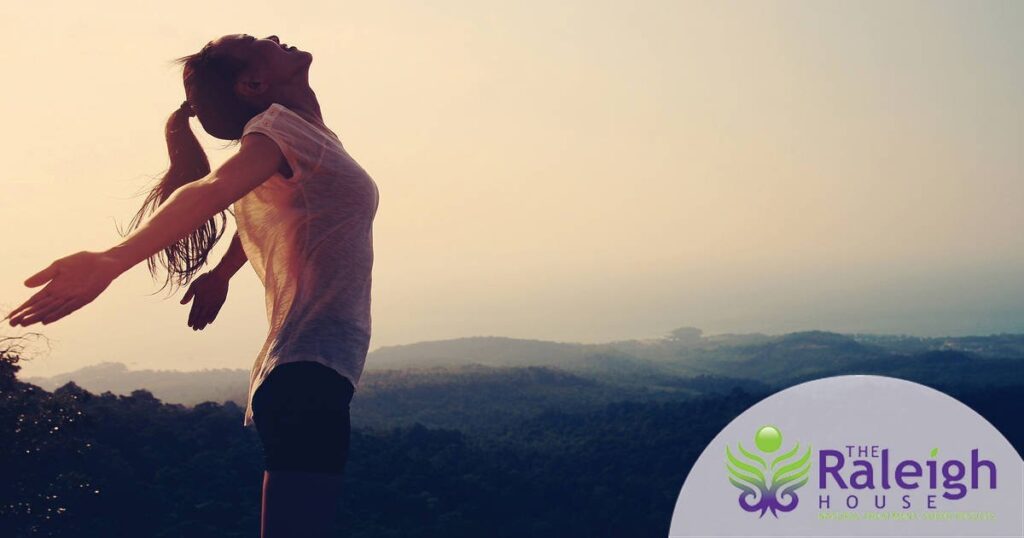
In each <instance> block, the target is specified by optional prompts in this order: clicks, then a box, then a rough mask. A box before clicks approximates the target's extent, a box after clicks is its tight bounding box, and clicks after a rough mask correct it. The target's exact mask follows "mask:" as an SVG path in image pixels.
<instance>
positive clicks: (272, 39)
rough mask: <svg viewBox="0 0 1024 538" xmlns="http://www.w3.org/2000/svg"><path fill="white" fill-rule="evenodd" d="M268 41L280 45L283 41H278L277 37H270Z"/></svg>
mask: <svg viewBox="0 0 1024 538" xmlns="http://www.w3.org/2000/svg"><path fill="white" fill-rule="evenodd" d="M267 39H269V40H271V41H273V42H274V43H277V44H278V45H280V44H281V40H280V39H278V37H277V36H276V35H272V36H268V37H267Z"/></svg>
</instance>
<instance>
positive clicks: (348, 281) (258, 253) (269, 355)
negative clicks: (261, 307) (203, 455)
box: [233, 103, 378, 426]
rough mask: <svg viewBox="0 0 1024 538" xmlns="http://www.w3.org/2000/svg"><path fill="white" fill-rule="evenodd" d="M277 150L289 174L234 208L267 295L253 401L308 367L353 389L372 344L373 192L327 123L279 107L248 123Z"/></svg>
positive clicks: (247, 419)
mask: <svg viewBox="0 0 1024 538" xmlns="http://www.w3.org/2000/svg"><path fill="white" fill-rule="evenodd" d="M254 132H258V133H262V134H265V135H266V136H268V137H270V138H271V139H272V140H273V141H274V142H276V143H277V145H278V146H279V147H280V148H281V152H282V153H283V154H284V156H285V159H286V160H287V162H288V165H289V167H291V170H292V176H291V177H288V178H285V177H284V176H283V175H282V174H281V173H275V174H274V175H273V176H271V177H270V178H268V179H267V180H266V181H264V182H263V183H261V184H260V185H259V186H258V187H256V188H255V189H253V190H252V191H250V192H249V193H247V194H246V195H245V196H243V197H242V198H240V199H238V200H237V201H236V202H235V203H234V204H233V213H234V216H235V222H236V223H237V225H238V235H239V238H240V239H241V242H242V247H243V249H244V250H245V255H246V256H247V257H248V258H249V263H250V264H251V265H252V267H253V269H254V270H255V271H256V274H257V275H258V276H259V278H260V280H261V281H262V282H263V285H264V287H265V288H266V306H267V320H268V321H269V323H270V333H269V334H268V335H267V339H266V342H264V344H263V348H262V349H261V350H260V352H259V355H258V356H257V357H256V362H255V363H254V364H253V366H252V372H251V374H250V381H249V395H248V402H247V404H246V409H245V418H244V420H243V426H249V425H250V424H252V423H253V421H252V397H253V394H255V392H256V389H258V388H259V386H260V384H261V383H262V382H263V380H264V379H266V377H267V375H268V374H270V372H271V370H273V368H274V367H275V366H277V365H279V364H284V363H287V362H293V361H307V360H308V361H315V362H319V363H321V364H324V365H326V366H329V367H330V368H333V369H334V370H336V371H337V372H338V373H340V374H341V375H343V376H345V377H346V378H348V379H349V380H350V381H351V382H352V386H353V387H358V385H359V378H360V376H361V375H362V372H363V366H364V364H365V363H366V354H367V352H368V350H369V344H370V284H371V270H372V268H373V218H374V216H376V213H377V204H378V191H377V184H376V183H375V182H374V181H373V179H372V178H371V177H370V175H369V174H367V173H366V171H365V170H363V168H362V167H361V166H360V165H359V164H358V163H356V161H355V160H353V159H352V157H351V156H349V154H348V152H347V151H345V148H344V147H343V146H342V144H341V140H340V139H339V138H338V136H337V135H335V134H334V132H333V131H331V130H330V129H328V128H327V127H326V126H325V125H322V124H318V123H311V122H310V121H307V120H306V119H304V118H303V117H302V116H299V115H298V114H296V113H295V112H293V111H292V110H289V109H288V108H287V107H285V106H283V105H280V104H277V103H275V104H273V105H271V106H270V107H269V108H267V109H266V110H265V111H263V112H261V113H260V114H258V115H257V116H255V117H254V118H252V119H251V120H250V121H249V122H248V123H247V124H246V125H245V127H244V128H243V130H242V136H243V137H244V136H245V135H246V134H249V133H254Z"/></svg>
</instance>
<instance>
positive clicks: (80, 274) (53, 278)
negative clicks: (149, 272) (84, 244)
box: [4, 251, 123, 327]
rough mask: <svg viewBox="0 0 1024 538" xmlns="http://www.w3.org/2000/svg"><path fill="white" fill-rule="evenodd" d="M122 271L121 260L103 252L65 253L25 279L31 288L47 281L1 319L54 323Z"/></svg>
mask: <svg viewBox="0 0 1024 538" xmlns="http://www.w3.org/2000/svg"><path fill="white" fill-rule="evenodd" d="M122 272H123V268H122V266H121V264H120V262H119V261H118V260H117V259H116V258H114V257H113V256H110V255H109V254H107V253H105V252H91V251H82V252H77V253H75V254H72V255H70V256H65V257H63V258H61V259H59V260H57V261H55V262H53V263H51V264H50V265H49V266H48V267H46V268H45V269H43V270H42V271H39V272H38V273H36V274H34V275H32V276H30V277H28V279H27V280H25V285H26V286H28V287H30V288H35V287H37V286H40V285H42V284H46V283H47V282H49V284H46V287H45V288H43V289H42V290H40V291H39V292H37V293H36V294H35V295H33V296H32V297H29V299H28V300H27V301H25V302H24V303H22V305H21V306H19V307H18V308H15V309H14V310H12V311H11V313H10V314H7V317H5V318H4V319H7V318H10V320H11V321H10V324H11V326H15V325H19V324H20V325H22V326H24V327H27V326H29V325H32V324H33V323H37V322H41V323H42V324H43V325H46V324H47V323H53V322H54V321H57V320H58V319H60V318H63V317H64V316H66V315H68V314H70V313H72V312H74V311H75V310H78V309H79V308H81V307H83V306H85V305H87V304H89V303H91V302H92V300H93V299H95V298H96V297H97V296H98V295H99V294H100V293H102V292H103V290H105V289H107V286H109V285H110V283H111V282H113V281H114V279H115V278H117V277H118V276H119V275H120V274H121V273H122Z"/></svg>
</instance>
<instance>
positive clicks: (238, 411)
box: [0, 350, 1024, 538]
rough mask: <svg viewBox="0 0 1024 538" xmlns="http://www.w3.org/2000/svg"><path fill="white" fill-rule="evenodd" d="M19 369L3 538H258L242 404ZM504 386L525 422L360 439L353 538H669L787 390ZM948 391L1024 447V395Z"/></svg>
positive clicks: (555, 382)
mask: <svg viewBox="0 0 1024 538" xmlns="http://www.w3.org/2000/svg"><path fill="white" fill-rule="evenodd" d="M18 359H19V357H18V356H17V354H16V353H11V352H9V351H8V352H3V351H2V350H0V431H3V434H2V437H0V439H2V441H0V477H2V481H0V536H3V537H8V536H10V537H21V536H52V537H65V536H67V537H92V536H97V537H100V536H102V537H120V536H132V537H137V536H146V537H181V536H189V537H205V536H211V537H213V536H216V537H232V536H245V537H249V536H253V535H255V533H256V529H257V528H258V507H259V502H260V499H259V487H260V480H261V469H262V467H261V464H262V462H261V458H262V454H261V451H260V446H259V443H258V440H257V438H256V435H255V432H254V431H253V430H251V429H243V428H242V427H241V422H242V411H243V410H242V408H241V407H239V406H238V405H236V404H234V403H231V402H227V403H225V404H223V405H222V404H216V403H205V404H201V405H198V406H195V407H185V406H182V405H172V404H165V403H162V402H160V401H159V400H157V399H156V398H154V397H153V395H152V394H151V393H149V392H148V391H144V390H139V391H135V392H133V393H132V394H130V395H127V396H117V395H114V394H111V393H105V394H99V395H97V394H92V393H90V392H88V391H85V390H83V389H81V388H80V387H78V386H76V385H74V384H73V383H72V384H67V385H65V386H63V387H60V388H58V389H56V390H54V391H53V392H48V391H45V390H42V389H40V388H38V387H35V386H33V385H30V384H26V383H22V382H19V381H18V380H17V379H16V377H15V373H16V372H17V370H18V364H17V362H18ZM491 374H492V372H489V371H488V372H484V373H483V374H482V375H484V377H483V378H481V379H476V381H475V382H474V383H475V384H473V385H472V387H473V388H474V390H477V389H479V387H480V386H481V385H480V383H484V385H483V386H486V387H487V390H482V391H479V393H480V395H483V396H486V395H488V394H490V395H491V397H492V398H494V397H498V398H500V400H501V401H502V403H503V406H504V407H506V408H508V409H510V411H509V414H510V415H512V416H513V417H514V418H513V419H509V420H504V421H498V420H496V426H495V427H492V428H489V429H476V430H467V431H470V433H467V431H460V430H458V429H454V428H428V427H425V426H424V425H422V424H419V423H413V424H412V425H410V426H403V427H382V426H373V425H367V426H365V427H357V428H356V429H355V430H354V431H353V435H352V449H351V456H350V460H349V462H348V467H347V469H346V478H345V490H344V494H343V497H342V499H341V500H340V507H341V514H340V517H339V520H338V529H337V533H336V535H337V536H341V537H358V538H370V537H373V538H381V537H384V538H387V537H402V538H411V537H412V538H415V537H422V538H428V537H429V538H433V537H451V538H459V537H479V536H489V537H506V536H507V537H513V536H515V537H520V536H538V537H546V536H557V537H577V536H578V537H584V536H586V537H595V536H596V537H603V536H607V537H630V538H634V537H636V538H642V537H652V538H654V537H657V538H662V537H664V536H666V535H667V534H668V526H669V522H670V519H671V515H672V511H673V508H674V505H675V501H676V496H677V495H678V493H679V489H680V487H681V486H682V483H683V481H684V479H685V477H686V474H687V472H688V471H689V469H690V467H691V466H692V465H693V463H694V461H696V459H697V457H698V456H699V455H700V453H701V451H702V450H703V449H704V447H706V445H707V444H708V443H709V442H710V441H711V439H712V438H713V437H714V435H716V434H717V433H718V432H719V431H720V430H721V428H723V427H724V426H725V425H726V424H727V423H728V422H729V421H730V420H732V419H733V418H734V417H736V416H737V415H738V414H740V413H741V412H742V411H744V410H745V409H747V408H748V407H750V406H751V405H753V404H754V403H756V402H757V401H759V400H760V399H762V398H764V397H766V396H767V395H768V394H770V392H771V391H772V390H776V389H767V388H763V387H761V386H759V385H749V384H748V385H746V386H745V387H744V388H740V387H734V388H732V389H729V382H728V380H723V379H721V378H714V377H707V378H702V379H695V380H693V381H691V382H690V385H687V384H686V383H682V382H681V383H680V384H681V385H683V386H682V387H679V388H681V389H693V391H694V392H692V393H691V392H686V391H681V392H679V393H678V394H679V395H683V396H685V397H680V398H676V399H661V400H660V401H659V400H658V399H649V400H646V401H619V402H603V401H601V400H600V399H596V400H594V401H592V402H590V405H589V406H588V407H582V408H578V409H576V408H562V407H559V406H548V407H545V408H537V409H533V410H532V411H531V412H530V413H519V412H518V411H517V410H516V409H517V408H516V407H515V406H516V402H515V400H516V398H517V394H519V399H520V400H522V398H523V397H522V394H543V393H545V392H546V391H547V392H550V391H555V390H556V389H557V387H558V386H560V385H563V384H564V385H565V387H566V390H568V391H570V392H569V394H577V395H581V394H587V393H588V391H591V390H597V389H598V388H600V385H599V384H594V383H591V382H589V381H586V380H580V379H578V378H576V377H574V376H565V375H564V374H562V373H559V372H551V371H547V370H520V369H513V371H510V372H506V374H507V380H506V381H507V382H506V383H504V384H503V383H502V382H501V381H500V379H498V378H494V377H491ZM467 382H468V381H467ZM402 383H404V381H402V376H400V375H398V374H395V377H394V378H392V379H391V382H390V383H387V384H385V386H388V387H389V389H388V390H390V391H392V396H393V397H396V398H397V397H399V396H398V393H397V392H394V391H399V390H400V386H401V385H402ZM406 388H407V390H409V391H410V392H409V394H410V395H412V396H411V398H412V399H411V401H412V402H413V404H411V406H410V408H411V407H414V406H415V404H416V403H418V402H427V401H432V400H433V401H437V400H436V398H437V397H436V395H433V391H435V390H442V391H448V392H449V393H450V392H452V391H455V392H456V394H457V395H456V396H454V397H453V398H454V400H452V401H453V402H456V403H458V405H470V404H472V403H473V402H476V401H478V400H476V398H477V397H478V395H477V394H476V393H475V392H464V393H462V395H458V394H460V393H459V392H458V391H459V389H458V387H457V385H453V384H451V383H450V382H445V381H444V379H443V377H438V378H436V379H434V382H432V383H428V384H427V385H425V386H424V387H417V385H416V384H411V385H410V386H408V387H406ZM943 388H944V390H946V391H947V392H949V393H951V394H952V395H954V396H956V397H958V398H960V399H961V400H963V401H965V402H967V403H968V404H970V405H971V406H972V407H974V408H975V409H976V410H978V411H979V412H980V413H981V414H982V415H984V416H985V417H986V418H988V419H989V420H990V421H991V422H993V424H995V425H996V426H997V427H998V428H1000V429H1001V430H1002V431H1003V433H1004V435H1006V436H1007V438H1009V439H1010V441H1011V442H1012V443H1013V444H1014V446H1016V447H1017V449H1018V451H1020V450H1021V448H1022V446H1024V433H1022V432H1024V424H1022V423H1021V422H1020V421H1019V418H1018V416H1017V414H1018V410H1019V401H1020V396H1021V395H1022V394H1024V386H1020V385H1017V386H1001V387H990V388H971V389H970V390H965V391H961V392H958V391H957V389H956V387H955V386H950V387H943ZM416 391H426V392H424V393H423V394H421V395H420V396H415V395H416V394H417V392H416ZM517 391H518V392H517ZM573 391H580V392H578V393H577V392H573ZM695 393H703V394H700V395H697V396H693V395H692V394H695ZM527 398H529V397H527ZM551 401H552V402H556V401H559V400H557V399H552V400H551ZM449 412H450V414H451V416H457V415H459V414H460V413H462V411H452V410H451V409H449ZM438 416H440V415H438ZM392 418H394V417H392ZM477 419H480V417H477ZM445 420H450V417H448V418H445ZM475 420H476V419H475Z"/></svg>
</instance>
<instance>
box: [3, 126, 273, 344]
mask: <svg viewBox="0 0 1024 538" xmlns="http://www.w3.org/2000/svg"><path fill="white" fill-rule="evenodd" d="M283 159H284V155H283V154H282V153H281V150H280V148H279V147H278V146H277V144H276V143H275V142H274V141H273V140H271V139H270V137H268V136H266V135H263V134H260V133H251V134H249V135H246V136H244V137H242V145H241V149H240V150H239V151H238V153H236V154H235V155H233V156H232V157H231V158H229V159H228V160H227V161H226V162H225V163H224V164H223V165H221V166H220V167H219V168H218V169H217V170H216V171H214V172H212V173H210V174H209V175H207V176H206V177H204V178H202V179H199V180H196V181H194V182H191V183H188V184H186V185H184V186H182V187H180V188H178V189H177V190H175V191H174V192H173V193H172V194H171V195H170V196H169V197H168V198H167V200H165V201H164V203H163V204H162V205H161V206H160V207H159V208H158V209H157V210H156V211H155V212H154V213H153V215H152V216H151V217H150V218H149V219H148V220H147V221H146V222H145V223H143V224H142V225H141V226H140V227H139V228H137V229H135V230H134V231H133V232H132V233H131V234H129V235H128V236H127V237H126V238H124V240H123V241H121V242H120V243H118V244H117V245H114V246H113V247H111V248H109V249H107V250H105V251H100V252H92V251H81V252H77V253H75V254H72V255H69V256H65V257H64V258H60V259H58V260H56V261H54V262H53V263H51V264H50V265H49V266H47V267H46V268H45V269H43V270H42V271H39V272H38V273H36V274H34V275H32V276H31V277H29V278H28V279H27V280H26V281H25V285H26V286H28V287H30V288H34V287H37V286H40V285H42V284H47V285H46V287H45V288H43V289H42V290H40V291H39V292H37V293H36V294H35V295H33V296H32V297H30V298H29V299H28V300H27V301H25V302H24V303H22V305H21V306H19V307H18V308H15V309H14V310H12V311H11V312H10V313H9V314H7V316H6V317H7V318H10V320H11V321H10V324H11V325H12V326H13V325H18V324H21V325H23V326H28V325H31V324H33V323H36V322H41V323H44V324H46V323H52V322H54V321H57V320H58V319H60V318H62V317H64V316H66V315H68V314H70V313H71V312H74V311H75V310H77V309H79V308H81V307H82V306H84V305H86V304H88V303H90V302H92V301H93V300H94V299H95V298H96V297H97V296H98V295H99V294H100V293H102V292H103V290H105V289H106V288H107V286H109V285H110V283H111V282H112V281H113V280H114V279H115V278H117V277H118V276H120V275H121V274H122V273H124V272H125V271H127V270H128V269H130V268H132V267H134V266H135V265H136V264H138V263H139V262H141V261H143V260H145V259H147V258H149V257H150V256H152V255H154V254H156V253H157V252H159V251H161V250H162V249H164V248H165V247H166V246H168V245H170V244H172V243H174V242H175V241H177V240H178V239H180V238H181V237H183V236H185V235H187V234H188V233H190V232H192V231H193V230H195V229H197V228H199V226H201V225H203V224H204V223H205V222H207V221H208V220H209V219H210V218H212V217H213V216H214V215H216V214H218V213H220V212H221V211H224V210H225V209H227V208H228V207H229V206H230V205H231V204H232V203H234V202H235V200H238V199H239V198H241V197H242V196H245V194H246V193H248V192H249V191H250V190H252V189H254V188H255V187H256V186H258V185H259V184H260V183H262V182H263V181H265V180H266V179H267V178H269V177H270V176H271V175H273V174H274V173H275V172H276V171H277V170H278V168H279V167H280V166H281V163H282V161H283ZM5 319H6V318H5Z"/></svg>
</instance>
